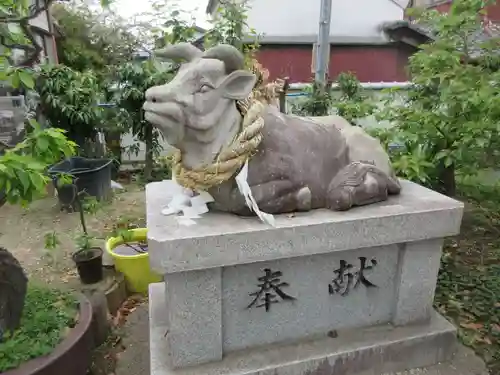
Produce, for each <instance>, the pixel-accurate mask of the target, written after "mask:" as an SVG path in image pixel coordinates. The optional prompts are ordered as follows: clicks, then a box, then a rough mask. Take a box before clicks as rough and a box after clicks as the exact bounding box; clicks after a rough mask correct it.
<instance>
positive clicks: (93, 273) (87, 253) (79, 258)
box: [72, 232, 103, 284]
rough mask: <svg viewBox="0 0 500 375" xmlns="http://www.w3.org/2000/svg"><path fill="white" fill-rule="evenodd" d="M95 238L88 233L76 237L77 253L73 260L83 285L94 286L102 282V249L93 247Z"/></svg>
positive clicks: (74, 254)
mask: <svg viewBox="0 0 500 375" xmlns="http://www.w3.org/2000/svg"><path fill="white" fill-rule="evenodd" d="M92 240H93V238H92V237H91V236H89V235H88V234H87V233H86V232H85V233H82V234H81V235H79V236H77V237H76V240H75V243H76V248H77V250H76V252H75V253H73V255H72V259H73V261H74V262H75V264H76V269H77V271H78V276H80V280H81V282H82V283H83V284H94V283H97V282H99V281H101V280H102V278H103V268H102V256H103V251H102V249H101V248H100V247H97V246H93V245H92Z"/></svg>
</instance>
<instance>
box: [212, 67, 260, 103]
mask: <svg viewBox="0 0 500 375" xmlns="http://www.w3.org/2000/svg"><path fill="white" fill-rule="evenodd" d="M255 82H257V77H256V76H255V74H253V73H251V72H249V71H246V70H235V71H234V72H232V73H230V74H228V75H227V77H226V78H224V79H223V80H222V82H221V83H220V85H219V88H220V89H221V90H222V96H223V97H225V98H227V99H233V100H243V99H246V98H247V97H248V95H250V93H251V92H252V90H253V88H254V86H255Z"/></svg>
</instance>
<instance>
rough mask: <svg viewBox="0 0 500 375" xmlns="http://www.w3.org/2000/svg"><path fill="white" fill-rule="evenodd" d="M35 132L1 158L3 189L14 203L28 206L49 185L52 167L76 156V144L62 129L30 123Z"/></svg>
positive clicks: (1, 183)
mask: <svg viewBox="0 0 500 375" xmlns="http://www.w3.org/2000/svg"><path fill="white" fill-rule="evenodd" d="M30 123H31V125H32V127H33V130H32V131H31V132H30V133H28V135H27V137H26V139H25V140H24V141H23V142H21V143H19V144H18V145H17V146H16V147H14V148H13V149H10V150H7V151H6V152H5V154H4V155H1V156H0V189H1V190H4V191H5V193H6V197H7V201H8V202H9V203H11V204H16V203H21V204H23V205H26V204H28V203H30V202H31V201H32V200H33V199H35V198H37V197H39V196H40V195H41V194H42V193H43V191H44V188H45V185H46V184H47V182H48V178H47V176H46V175H45V172H46V169H47V167H48V166H49V165H51V164H53V163H55V162H56V161H59V160H61V159H62V158H64V157H69V156H71V155H73V154H74V152H75V147H76V145H75V144H74V143H73V142H71V141H68V139H67V138H66V137H65V135H64V131H63V130H60V129H53V128H48V129H42V128H41V127H40V125H39V124H38V123H37V122H36V121H34V120H31V121H30Z"/></svg>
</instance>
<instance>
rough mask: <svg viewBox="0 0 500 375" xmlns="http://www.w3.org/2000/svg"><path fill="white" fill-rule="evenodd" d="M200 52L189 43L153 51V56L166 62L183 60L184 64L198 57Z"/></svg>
mask: <svg viewBox="0 0 500 375" xmlns="http://www.w3.org/2000/svg"><path fill="white" fill-rule="evenodd" d="M201 54H202V52H201V51H200V50H199V49H198V48H196V47H195V46H193V45H192V44H191V43H179V44H173V45H171V46H168V47H167V48H164V49H161V50H158V51H155V55H156V56H158V57H160V58H163V59H168V60H184V61H186V62H189V61H192V60H193V59H195V58H197V57H200V56H201Z"/></svg>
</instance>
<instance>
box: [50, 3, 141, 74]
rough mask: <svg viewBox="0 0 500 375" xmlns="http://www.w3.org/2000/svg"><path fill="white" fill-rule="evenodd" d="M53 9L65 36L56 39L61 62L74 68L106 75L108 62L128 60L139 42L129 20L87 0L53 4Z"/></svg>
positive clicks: (110, 64) (53, 13) (52, 11)
mask: <svg viewBox="0 0 500 375" xmlns="http://www.w3.org/2000/svg"><path fill="white" fill-rule="evenodd" d="M51 13H52V15H53V17H54V19H55V20H56V23H57V27H58V30H59V31H60V34H62V36H61V37H60V38H59V39H58V40H57V54H58V58H59V62H60V63H61V64H64V65H66V66H68V67H70V68H72V69H74V70H77V71H80V72H84V71H86V70H92V71H93V72H94V73H95V74H97V75H98V76H101V75H104V74H105V72H106V71H107V67H108V66H115V65H118V64H121V63H123V62H126V61H129V60H130V56H131V55H132V53H134V52H136V50H137V49H138V47H139V46H140V42H139V39H138V37H137V36H135V35H133V34H132V33H131V32H130V30H129V27H128V25H127V23H126V22H125V21H124V20H123V19H121V18H120V17H118V16H117V15H115V14H113V13H110V12H109V11H107V16H106V19H105V20H106V21H105V22H103V17H102V16H101V13H102V9H94V8H91V7H89V5H88V4H86V3H84V2H79V3H69V4H65V3H59V4H54V5H53V7H52V9H51Z"/></svg>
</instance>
